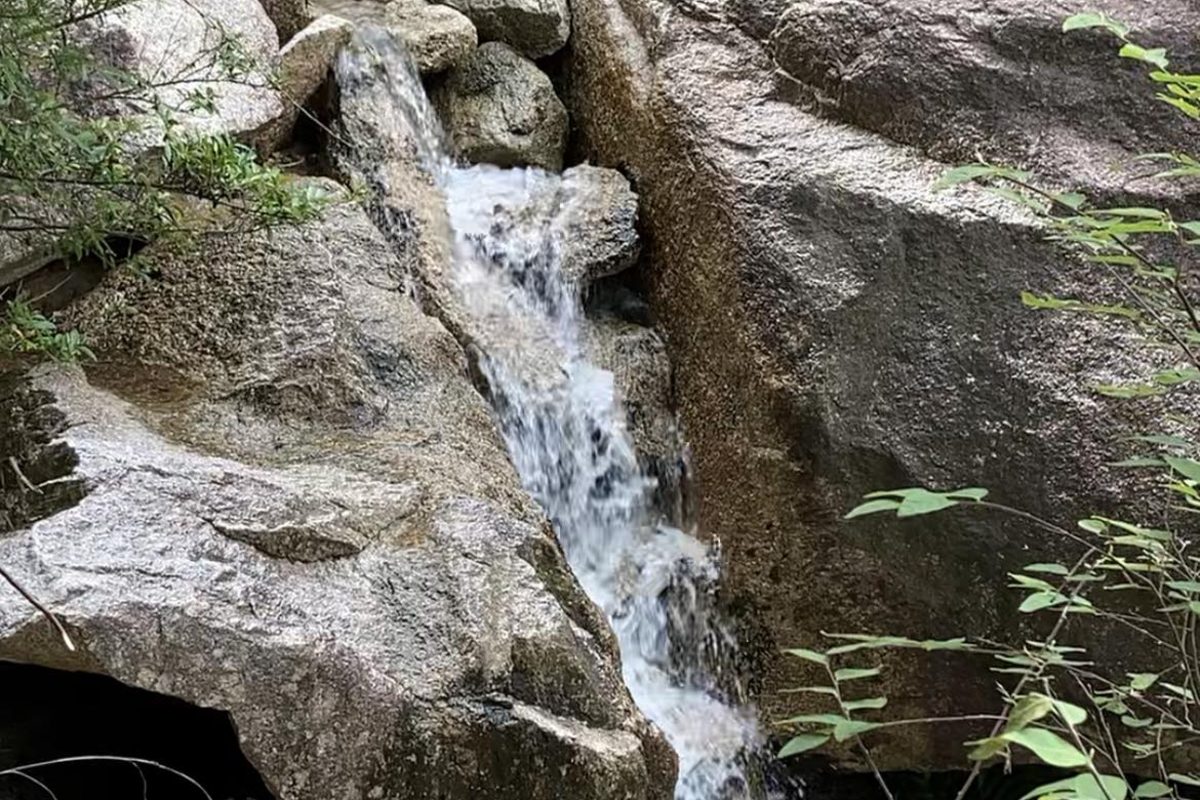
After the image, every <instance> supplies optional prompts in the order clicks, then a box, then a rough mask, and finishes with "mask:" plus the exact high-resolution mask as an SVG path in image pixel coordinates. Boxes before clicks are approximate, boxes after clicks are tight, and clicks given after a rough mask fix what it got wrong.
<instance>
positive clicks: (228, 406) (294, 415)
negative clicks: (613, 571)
mask: <svg viewBox="0 0 1200 800" xmlns="http://www.w3.org/2000/svg"><path fill="white" fill-rule="evenodd" d="M326 185H328V184H326ZM147 258H148V260H147V262H146V263H147V267H148V270H149V274H150V275H151V276H152V277H150V278H140V277H136V276H133V275H131V274H129V273H127V272H123V271H118V272H113V273H111V274H110V275H109V276H108V277H107V279H106V280H105V282H104V283H103V284H102V285H101V286H100V287H99V288H98V289H97V290H96V291H95V292H94V293H92V294H91V295H89V296H88V297H87V298H85V299H84V300H83V301H82V302H81V303H80V304H78V305H77V306H76V307H74V308H73V309H72V311H71V313H70V315H69V320H68V321H69V323H70V324H74V325H76V326H77V327H78V328H79V329H80V330H82V331H83V332H84V333H86V334H87V335H88V336H89V337H90V339H91V341H92V343H93V345H94V347H95V348H96V350H97V352H98V354H99V356H100V360H99V361H98V362H97V364H96V365H95V366H94V367H93V368H90V369H89V371H88V374H87V375H86V376H85V375H84V374H83V373H82V372H81V371H80V370H78V369H64V368H57V367H42V368H38V369H36V370H33V371H31V372H27V373H23V372H21V371H19V370H11V369H10V370H8V371H7V372H5V373H4V375H3V377H2V378H0V421H3V422H4V423H5V424H6V427H5V429H6V431H9V432H10V434H11V435H8V436H5V437H4V439H3V441H2V442H0V464H3V466H0V469H4V470H5V473H4V475H3V480H2V481H0V487H2V488H0V498H3V501H2V502H0V511H3V512H4V516H3V517H0V522H3V523H4V525H3V528H4V530H5V531H6V535H4V536H3V537H0V563H3V564H4V565H5V567H6V568H8V569H9V570H10V571H12V572H13V573H14V574H15V575H16V576H17V577H18V579H20V580H21V581H22V582H24V583H25V584H26V585H27V586H29V587H30V588H31V589H32V590H33V591H35V592H36V593H37V594H38V595H39V596H40V597H41V598H42V599H44V600H45V601H47V602H48V603H49V604H50V605H51V606H52V607H53V608H54V610H55V611H56V612H57V613H58V614H59V615H60V616H61V618H62V619H63V621H64V622H65V623H66V625H67V626H68V627H69V628H70V630H71V633H72V636H73V637H74V638H75V640H76V642H77V643H78V645H79V651H78V652H77V653H74V654H71V653H68V652H67V651H65V650H64V649H63V648H62V647H61V646H60V645H59V644H57V643H56V642H55V641H54V639H53V636H52V634H51V633H50V632H49V631H48V628H47V627H46V625H45V623H44V622H43V621H42V620H40V619H39V617H38V616H37V614H36V613H35V612H33V611H31V609H30V608H29V607H28V606H27V605H25V604H24V603H23V602H22V601H21V599H20V598H19V597H16V596H14V595H13V594H12V593H0V658H4V659H10V660H16V661H22V662H29V663H36V664H43V665H47V666H53V667H59V668H68V669H84V670H88V671H93V672H100V673H104V674H107V675H110V676H112V677H114V678H117V679H118V680H120V681H122V682H124V683H127V684H129V685H133V686H137V687H141V688H145V689H150V690H153V691H156V692H160V693H164V694H168V695H172V696H176V697H180V698H182V699H184V700H187V701H188V702H191V703H194V704H196V705H200V706H204V707H207V708H214V709H219V710H222V711H226V712H228V713H229V714H230V715H231V716H232V719H233V721H234V723H235V725H236V727H237V730H238V734H239V737H240V742H241V745H242V748H243V750H244V752H245V753H246V755H247V757H248V758H249V759H250V761H251V762H252V763H253V764H254V765H255V767H257V769H258V770H259V771H260V773H261V775H262V777H263V778H264V780H265V782H266V783H267V785H268V787H269V788H270V789H271V791H272V793H273V794H274V796H275V797H277V798H279V800H307V799H308V798H313V799H314V800H315V799H316V798H329V797H377V798H382V799H386V798H395V799H396V800H404V799H407V798H413V799H414V800H415V798H424V797H430V796H438V797H446V798H467V797H471V798H474V797H478V792H479V787H480V786H486V787H487V790H488V793H489V795H491V796H495V797H498V798H512V799H513V800H516V799H517V798H523V799H524V798H533V800H552V798H560V797H562V796H564V793H566V794H569V795H570V796H572V797H580V798H596V799H597V800H598V799H599V798H609V797H613V796H614V794H615V796H620V797H627V798H647V800H649V799H650V798H656V799H658V800H665V798H667V797H668V796H669V794H670V786H671V784H672V782H673V778H674V775H673V771H674V768H673V766H672V763H673V762H672V756H671V754H670V751H669V749H667V747H666V745H665V743H664V742H663V740H662V738H661V736H660V735H659V734H658V733H656V732H654V731H652V730H651V729H650V727H649V725H648V724H647V723H646V722H645V721H644V720H643V719H642V718H641V717H640V715H639V714H638V713H637V711H636V710H635V709H634V707H633V705H632V702H631V701H630V699H629V697H628V695H627V693H626V692H625V690H624V688H623V687H622V685H621V680H620V672H619V666H618V664H617V657H616V653H615V646H614V643H613V641H612V639H611V636H610V634H609V633H608V631H607V629H606V626H605V624H604V621H603V619H602V617H601V616H600V615H599V613H598V612H597V611H596V610H595V609H594V608H593V607H592V606H591V605H590V604H589V603H588V602H587V601H586V599H585V597H584V596H583V594H582V592H581V591H580V589H579V588H578V586H577V584H576V583H575V582H574V580H573V579H572V578H571V577H570V574H569V572H568V571H567V568H566V566H565V563H564V561H563V558H562V555H561V553H560V552H559V550H558V548H557V546H556V544H555V543H554V541H553V540H552V538H551V536H550V534H549V530H550V529H549V526H548V524H547V523H546V521H545V519H544V518H543V517H542V515H541V513H540V511H539V510H538V509H537V507H536V506H535V504H534V503H533V501H532V500H531V499H530V498H529V496H528V495H527V494H526V493H525V492H524V491H522V489H521V487H520V485H519V483H518V481H517V478H516V476H515V474H514V472H513V470H512V468H511V466H510V465H509V463H508V459H507V456H506V453H505V450H504V447H503V444H502V443H501V441H500V439H499V437H498V435H497V433H496V431H495V429H494V426H493V423H492V420H491V417H490V414H489V412H488V409H487V407H486V405H485V403H484V402H483V400H482V398H481V397H480V396H479V395H478V394H477V393H476V392H475V390H474V389H473V387H472V386H471V383H470V380H469V378H468V376H467V370H466V364H465V359H464V357H463V352H462V350H461V349H460V347H459V346H458V344H457V343H456V342H455V340H454V339H453V338H452V337H451V336H450V334H449V333H448V332H447V331H446V330H445V328H443V327H442V326H441V325H440V324H439V323H438V322H437V321H436V320H434V319H432V318H430V317H427V316H425V315H424V314H422V312H421V311H420V309H419V308H418V307H417V306H416V304H414V303H413V302H412V300H411V299H410V298H409V297H407V296H406V295H405V294H404V293H402V292H400V291H397V288H398V287H399V286H400V285H401V283H402V279H403V276H402V272H403V265H402V263H401V261H400V260H399V259H397V257H396V256H395V255H393V253H392V250H391V247H390V245H389V244H388V243H387V242H386V241H385V240H384V239H383V237H382V236H381V235H380V234H379V233H378V232H377V230H376V229H375V228H374V226H372V225H371V223H370V222H369V220H368V219H367V217H366V216H365V215H364V214H363V213H362V212H361V211H360V210H358V208H357V206H350V205H347V204H345V203H341V204H338V205H335V206H334V207H332V208H331V209H330V210H329V211H328V214H327V216H326V218H325V219H324V220H322V221H318V222H313V223H309V224H307V225H304V226H300V227H294V228H278V229H275V230H272V231H260V232H255V233H250V234H239V235H214V236H212V237H210V238H206V239H204V240H203V241H202V242H200V243H199V246H197V247H194V248H186V247H185V248H182V249H172V248H168V247H165V246H152V247H151V248H150V249H149V250H148V251H147ZM10 456H11V457H12V458H13V459H14V461H15V463H17V464H19V465H20V466H21V469H22V473H23V475H24V476H25V480H28V481H29V482H31V483H32V484H33V485H35V486H37V487H38V490H39V491H40V494H37V495H36V499H31V498H30V497H29V494H30V492H29V491H28V490H26V489H24V488H22V487H23V486H24V484H23V483H22V481H21V480H18V479H17V476H16V475H15V474H13V473H12V468H11V467H10V466H9V464H10V463H12V462H10V461H9V460H8V459H9V457H10Z"/></svg>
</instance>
